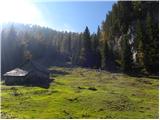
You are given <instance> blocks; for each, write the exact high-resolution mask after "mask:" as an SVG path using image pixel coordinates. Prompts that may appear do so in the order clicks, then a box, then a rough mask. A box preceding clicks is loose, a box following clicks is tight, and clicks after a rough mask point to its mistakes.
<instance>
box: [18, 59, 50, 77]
mask: <svg viewBox="0 0 160 120" xmlns="http://www.w3.org/2000/svg"><path fill="white" fill-rule="evenodd" d="M20 68H22V69H23V70H26V71H29V72H30V71H39V72H41V73H45V74H49V70H47V68H45V67H44V66H42V65H41V64H38V63H37V62H34V61H28V62H26V63H24V64H23V65H22V66H21V67H20Z"/></svg>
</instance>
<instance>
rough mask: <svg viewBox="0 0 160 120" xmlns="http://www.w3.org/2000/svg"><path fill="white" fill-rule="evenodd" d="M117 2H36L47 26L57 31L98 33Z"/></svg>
mask: <svg viewBox="0 0 160 120" xmlns="http://www.w3.org/2000/svg"><path fill="white" fill-rule="evenodd" d="M115 2H116V1H101V2H97V1H88V2H85V1H78V2H75V1H70V2H64V1H63V2H49V1H48V2H36V3H34V4H35V6H36V7H37V8H38V10H39V11H40V13H41V15H42V17H43V19H44V21H45V24H46V26H48V27H50V28H53V29H56V30H67V31H73V32H82V31H84V28H85V26H88V27H89V29H90V31H91V32H96V30H97V27H98V25H101V23H102V21H103V20H104V19H105V17H106V13H107V12H108V11H110V10H111V9H112V5H113V4H114V3H115Z"/></svg>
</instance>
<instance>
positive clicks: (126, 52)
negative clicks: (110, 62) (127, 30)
mask: <svg viewBox="0 0 160 120" xmlns="http://www.w3.org/2000/svg"><path fill="white" fill-rule="evenodd" d="M122 67H123V71H124V72H127V73H131V72H132V67H133V57H132V51H131V45H130V43H129V35H125V36H124V37H123V40H122Z"/></svg>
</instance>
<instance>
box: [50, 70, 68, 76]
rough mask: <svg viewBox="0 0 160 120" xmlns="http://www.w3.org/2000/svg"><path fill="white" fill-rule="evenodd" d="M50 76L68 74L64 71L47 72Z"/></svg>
mask: <svg viewBox="0 0 160 120" xmlns="http://www.w3.org/2000/svg"><path fill="white" fill-rule="evenodd" d="M49 73H50V74H58V75H67V74H69V73H68V72H65V71H60V70H49Z"/></svg>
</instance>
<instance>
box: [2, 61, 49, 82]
mask: <svg viewBox="0 0 160 120" xmlns="http://www.w3.org/2000/svg"><path fill="white" fill-rule="evenodd" d="M3 76H4V80H5V84H7V85H21V84H24V85H45V84H48V82H49V81H50V79H49V71H48V70H47V69H46V68H45V67H44V66H42V65H40V64H38V63H36V62H34V61H27V62H26V63H24V64H23V65H21V66H20V68H16V69H13V70H11V71H9V72H7V73H5V74H4V75H3Z"/></svg>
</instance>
